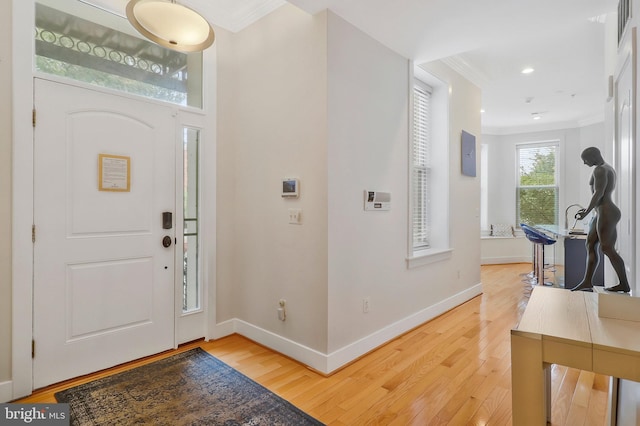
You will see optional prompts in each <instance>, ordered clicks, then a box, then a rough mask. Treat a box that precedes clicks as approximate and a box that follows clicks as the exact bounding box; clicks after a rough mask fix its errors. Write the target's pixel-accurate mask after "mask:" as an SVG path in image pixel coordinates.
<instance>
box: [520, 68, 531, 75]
mask: <svg viewBox="0 0 640 426" xmlns="http://www.w3.org/2000/svg"><path fill="white" fill-rule="evenodd" d="M533 71H534V69H533V68H531V67H527V68H524V69H523V70H522V71H520V72H521V73H522V74H531V73H532V72H533Z"/></svg>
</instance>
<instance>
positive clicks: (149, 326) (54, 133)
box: [34, 79, 176, 388]
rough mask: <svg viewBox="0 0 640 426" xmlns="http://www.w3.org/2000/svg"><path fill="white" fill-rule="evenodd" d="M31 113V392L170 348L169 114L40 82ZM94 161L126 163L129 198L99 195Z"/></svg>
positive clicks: (118, 194) (161, 109)
mask: <svg viewBox="0 0 640 426" xmlns="http://www.w3.org/2000/svg"><path fill="white" fill-rule="evenodd" d="M35 105H36V110H37V118H38V122H37V125H36V129H35V141H34V162H35V163H34V170H35V175H34V185H35V187H34V223H35V225H36V241H35V244H34V262H35V264H34V339H35V344H36V355H35V358H34V387H35V388H38V387H42V386H46V385H48V384H51V383H55V382H58V381H61V380H65V379H68V378H70V377H75V376H79V375H82V374H86V373H89V372H93V371H97V370H100V369H104V368H107V367H110V366H113V365H117V364H120V363H123V362H126V361H130V360H132V359H135V358H140V357H143V356H146V355H150V354H154V353H157V352H160V351H163V350H166V349H169V348H172V347H173V346H174V341H175V339H174V323H175V315H174V305H175V303H174V295H175V291H174V259H175V251H174V245H173V244H172V245H171V246H170V247H168V248H165V247H163V245H162V238H163V237H164V236H165V235H168V236H170V237H171V241H172V242H173V241H174V238H175V234H174V229H175V226H174V229H170V230H169V229H163V228H162V212H164V211H170V212H174V210H175V200H176V194H175V191H176V188H175V140H176V130H175V118H174V116H173V114H172V110H171V109H170V108H169V107H165V106H162V105H158V104H154V103H147V102H144V101H138V100H135V99H133V98H129V97H121V96H117V95H112V94H107V93H104V92H100V91H94V90H90V89H85V88H79V87H75V86H71V85H66V84H61V83H54V82H49V81H46V80H40V79H36V82H35ZM99 154H108V155H117V156H122V157H126V158H128V159H129V166H130V170H129V182H130V188H129V191H105V190H101V188H100V183H99V182H100V178H101V176H99V166H98V156H99ZM103 173H106V172H103Z"/></svg>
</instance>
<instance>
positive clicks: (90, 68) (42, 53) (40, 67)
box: [35, 1, 202, 108]
mask: <svg viewBox="0 0 640 426" xmlns="http://www.w3.org/2000/svg"><path fill="white" fill-rule="evenodd" d="M43 3H44V1H43ZM73 3H74V4H78V3H79V2H77V1H74V2H73ZM57 4H60V5H61V6H63V5H64V4H65V3H64V2H61V3H57ZM82 8H85V9H86V8H90V9H92V10H91V12H92V14H91V16H96V17H98V18H97V19H99V17H100V16H101V14H102V15H105V14H106V15H108V17H109V18H110V19H111V20H113V19H114V17H113V16H112V15H111V14H108V13H107V12H104V11H100V10H98V9H96V8H93V7H91V6H87V5H82V4H81V3H80V5H78V6H75V9H77V10H78V11H82ZM75 9H74V10H75ZM93 9H95V10H93ZM115 19H120V18H119V17H115ZM122 19H123V21H124V22H123V24H125V23H126V20H124V18H122ZM35 47H36V49H35V51H36V58H35V67H36V71H40V72H44V73H47V74H53V75H58V76H62V77H66V78H71V79H74V80H78V81H83V82H86V83H90V84H95V85H97V86H102V87H107V88H110V89H116V90H120V91H123V92H127V93H132V94H136V95H140V96H145V97H149V98H153V99H158V100H162V101H166V102H171V103H174V104H178V105H185V106H192V107H196V108H202V53H201V52H193V53H183V52H177V51H174V50H170V49H166V48H164V47H162V46H159V45H157V44H154V43H151V42H149V41H147V40H144V39H141V38H139V37H136V36H134V35H131V34H128V33H125V32H122V31H119V30H116V29H113V28H110V27H108V26H104V25H101V24H99V23H96V22H93V21H91V20H88V19H84V18H81V17H79V16H76V15H73V14H71V13H68V12H67V11H62V10H58V9H54V8H52V7H50V6H48V5H45V4H42V3H36V22H35Z"/></svg>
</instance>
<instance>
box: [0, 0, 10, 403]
mask: <svg viewBox="0 0 640 426" xmlns="http://www.w3.org/2000/svg"><path fill="white" fill-rule="evenodd" d="M11 29H12V25H11V2H10V1H8V0H3V1H2V13H0V94H1V95H0V383H1V382H4V381H8V380H10V379H11V258H12V255H11V208H12V207H11V143H12V139H11V129H12V127H11V123H12V117H13V114H12V112H11V106H12V103H11V102H12V97H11V75H12V73H11V41H12V36H11ZM0 400H2V399H1V398H0Z"/></svg>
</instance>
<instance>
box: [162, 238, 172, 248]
mask: <svg viewBox="0 0 640 426" xmlns="http://www.w3.org/2000/svg"><path fill="white" fill-rule="evenodd" d="M162 245H163V246H164V247H170V246H171V237H170V236H168V235H165V236H164V238H163V239H162Z"/></svg>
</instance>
